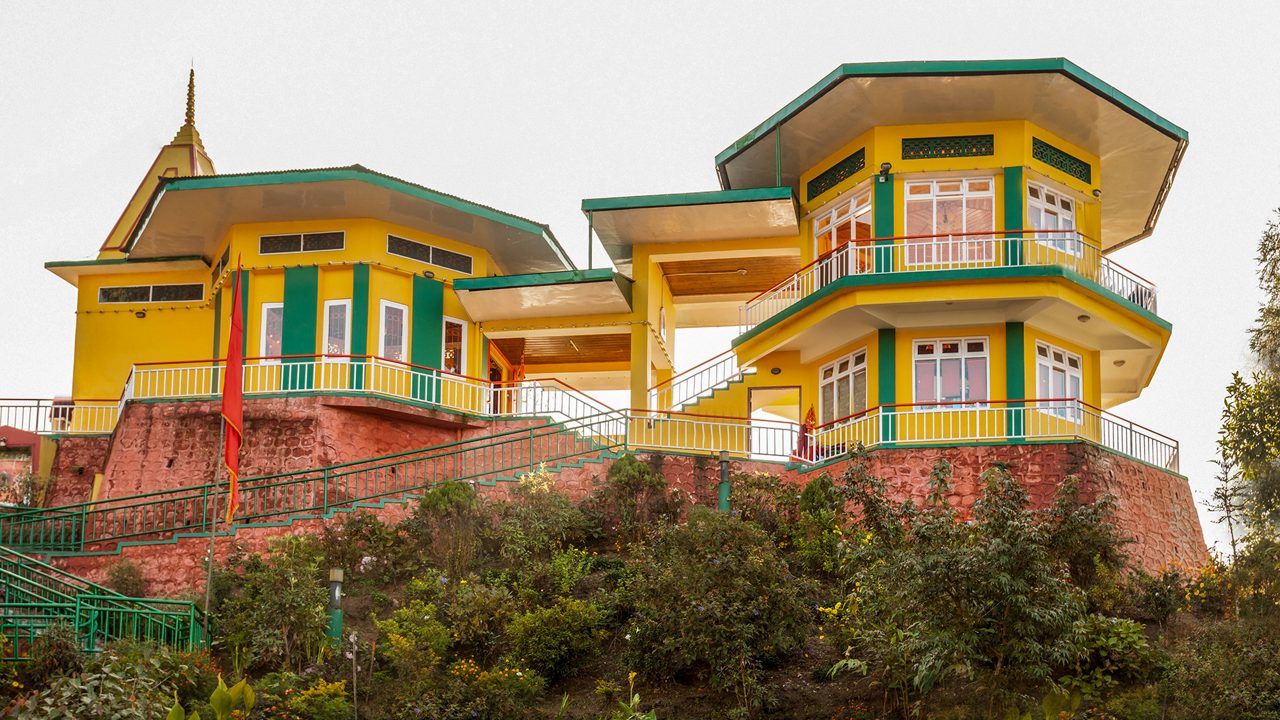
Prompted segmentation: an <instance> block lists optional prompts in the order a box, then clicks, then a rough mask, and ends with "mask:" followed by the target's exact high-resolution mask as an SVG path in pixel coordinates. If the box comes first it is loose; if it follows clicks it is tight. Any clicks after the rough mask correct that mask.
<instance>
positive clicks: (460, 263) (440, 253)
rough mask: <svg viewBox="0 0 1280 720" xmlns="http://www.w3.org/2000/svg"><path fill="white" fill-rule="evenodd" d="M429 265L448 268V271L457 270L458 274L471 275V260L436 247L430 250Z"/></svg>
mask: <svg viewBox="0 0 1280 720" xmlns="http://www.w3.org/2000/svg"><path fill="white" fill-rule="evenodd" d="M431 264H432V265H439V266H440V267H443V268H449V269H450V270H457V271H458V272H460V273H466V274H468V275H470V274H471V258H470V257H468V256H466V255H463V254H462V253H456V252H453V251H451V250H445V249H443V248H438V247H433V248H431Z"/></svg>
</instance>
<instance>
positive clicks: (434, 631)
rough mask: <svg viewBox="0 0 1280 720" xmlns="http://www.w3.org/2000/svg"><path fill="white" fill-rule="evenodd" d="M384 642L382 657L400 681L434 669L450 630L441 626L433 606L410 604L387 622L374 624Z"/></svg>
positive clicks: (416, 601) (416, 602)
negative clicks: (389, 664)
mask: <svg viewBox="0 0 1280 720" xmlns="http://www.w3.org/2000/svg"><path fill="white" fill-rule="evenodd" d="M373 623H374V626H375V627H377V629H378V635H379V636H380V637H382V638H383V639H384V640H385V642H386V649H385V650H383V651H382V652H383V654H385V655H386V656H387V658H388V659H389V660H390V661H391V662H392V663H393V664H394V665H395V666H396V668H397V669H398V670H399V671H400V674H401V676H402V677H416V676H418V675H420V674H421V673H423V672H426V671H428V670H430V669H431V668H433V667H434V666H435V665H436V664H437V663H439V662H440V659H441V658H443V657H444V654H445V651H446V650H448V648H449V630H448V629H447V628H445V626H444V624H443V623H441V622H440V619H439V613H438V612H437V611H436V606H435V605H430V604H427V603H424V602H422V601H421V600H412V601H410V602H409V604H408V605H406V606H404V607H402V608H400V609H399V610H396V611H395V612H393V613H392V614H391V617H390V618H389V619H387V620H378V619H377V618H376V617H375V618H374V620H373Z"/></svg>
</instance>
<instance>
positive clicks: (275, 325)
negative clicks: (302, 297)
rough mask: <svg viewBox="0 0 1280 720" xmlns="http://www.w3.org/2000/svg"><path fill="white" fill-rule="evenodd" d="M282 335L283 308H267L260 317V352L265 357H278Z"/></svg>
mask: <svg viewBox="0 0 1280 720" xmlns="http://www.w3.org/2000/svg"><path fill="white" fill-rule="evenodd" d="M283 337H284V308H282V307H269V308H267V309H266V311H265V312H264V313H263V317H262V354H263V355H264V356H266V357H278V356H279V355H280V347H281V345H280V344H281V339H282V338H283Z"/></svg>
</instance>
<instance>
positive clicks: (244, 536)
mask: <svg viewBox="0 0 1280 720" xmlns="http://www.w3.org/2000/svg"><path fill="white" fill-rule="evenodd" d="M387 405H388V407H381V406H379V405H377V403H375V404H373V405H372V406H371V405H369V404H368V403H365V404H363V405H361V407H359V408H353V407H349V406H344V405H340V404H339V405H335V404H330V403H327V402H325V401H324V399H323V398H309V397H295V398H275V399H257V400H251V401H250V402H249V403H247V405H246V429H247V432H246V435H247V438H246V440H247V441H246V444H245V447H244V454H243V460H242V475H244V476H252V475H257V474H270V473H278V472H284V471H290V470H304V469H309V468H314V467H320V466H325V465H332V464H335V463H341V462H348V461H354V460H361V459H366V458H369V457H374V456H379V455H385V454H389V453H393V452H399V451H405V450H412V449H417V448H422V447H429V446H432V445H439V444H443V443H448V442H453V441H456V440H458V439H464V438H473V437H480V436H484V435H488V434H491V433H495V432H501V431H504V430H510V429H522V428H530V427H534V426H536V425H538V424H540V423H539V422H537V421H522V422H494V423H478V422H477V423H472V424H470V425H457V424H455V425H453V426H445V425H443V424H440V423H442V422H444V421H445V420H446V419H448V416H444V417H438V416H433V415H431V414H429V413H428V414H426V415H420V416H414V417H412V418H410V417H406V415H405V413H404V412H403V411H400V410H397V407H401V406H395V405H394V404H391V403H388V404H387ZM217 433H218V414H217V406H216V404H214V403H209V402H193V403H130V404H129V406H128V407H127V409H126V411H125V414H124V416H123V417H122V419H121V423H120V425H119V428H118V429H117V431H116V434H115V435H114V436H113V437H112V438H111V442H110V448H109V452H108V450H107V445H106V440H105V439H104V438H67V439H65V440H63V441H62V443H61V444H60V446H59V451H58V456H57V458H56V459H55V467H56V472H55V477H56V480H55V483H54V486H53V487H52V488H51V489H50V498H51V499H54V500H56V501H57V502H53V503H50V504H61V503H66V502H74V501H80V500H84V499H87V496H88V488H89V483H91V481H92V472H93V471H92V464H93V462H95V459H96V461H97V462H100V463H101V462H105V466H106V482H105V484H104V497H118V496H121V495H128V494H134V493H140V492H151V491H155V490H161V489H168V488H174V487H184V486H189V485H196V484H200V483H204V482H208V481H209V480H210V479H212V477H213V468H214V463H215V462H216V459H217V457H218V453H217V439H218V435H217ZM584 450H586V446H585V445H576V446H571V447H566V448H561V449H558V450H557V452H562V453H564V454H571V453H572V452H575V451H584ZM108 457H109V460H107V458H108ZM640 458H641V459H642V460H644V461H645V462H648V463H649V464H650V465H652V466H653V467H654V469H655V470H656V471H658V472H660V473H661V474H662V475H663V476H664V477H666V478H667V480H668V482H669V484H670V486H671V487H672V488H673V489H675V490H677V491H679V492H682V493H684V494H685V496H686V497H687V498H688V499H689V500H690V501H691V502H695V503H700V504H704V505H714V504H715V502H716V497H717V486H718V484H719V476H720V467H719V462H718V461H717V460H716V459H715V458H712V457H692V456H683V455H665V454H659V453H652V454H641V455H640ZM588 459H589V461H588V462H585V463H584V464H582V465H581V466H578V467H565V468H563V469H561V470H560V471H558V472H556V473H555V475H556V482H557V486H558V488H559V489H560V490H561V491H562V492H564V493H566V494H567V495H569V496H570V497H572V498H575V499H581V498H583V497H585V496H586V495H588V494H590V492H591V491H592V489H593V488H594V487H595V486H596V485H597V484H598V483H599V482H600V480H601V479H602V478H603V477H604V475H605V474H606V473H607V471H608V468H609V467H610V466H611V464H612V463H613V462H614V461H613V460H612V459H603V460H601V459H600V458H599V457H598V456H594V457H590V456H589V457H588ZM938 459H945V460H947V461H948V462H950V463H951V465H952V467H953V477H952V493H951V500H952V502H953V503H955V504H956V505H957V506H958V507H959V508H961V509H962V510H963V511H967V510H968V509H969V508H971V507H972V505H973V502H974V500H975V499H976V498H977V496H978V493H979V490H980V479H979V478H980V476H981V474H982V472H983V471H985V470H986V469H987V468H989V467H990V466H991V465H993V464H996V463H1001V464H1004V465H1007V466H1008V467H1009V468H1010V470H1011V471H1012V472H1013V474H1014V476H1015V477H1017V478H1018V479H1019V480H1020V481H1021V482H1022V483H1023V484H1024V485H1025V487H1026V488H1027V490H1028V493H1029V494H1030V496H1031V500H1032V503H1033V505H1034V506H1036V507H1043V506H1044V505H1046V504H1047V503H1048V502H1049V501H1050V499H1051V498H1052V496H1053V494H1054V491H1055V490H1056V489H1057V487H1058V484H1059V483H1060V482H1061V480H1062V479H1063V478H1064V477H1066V476H1067V475H1069V474H1074V475H1076V476H1077V477H1078V478H1079V479H1080V481H1081V487H1082V490H1083V492H1084V495H1085V498H1086V499H1092V498H1094V497H1097V496H1099V495H1100V494H1102V493H1110V494H1112V495H1114V496H1115V497H1116V500H1117V517H1116V522H1117V525H1118V526H1119V528H1120V530H1121V531H1122V532H1123V533H1124V534H1126V535H1129V536H1132V537H1135V538H1136V539H1137V543H1135V544H1134V545H1131V546H1129V548H1128V550H1129V552H1130V555H1131V556H1132V557H1133V558H1134V560H1135V562H1137V563H1139V564H1141V565H1142V566H1144V567H1146V568H1148V569H1152V570H1154V569H1157V568H1159V567H1160V566H1161V565H1164V564H1166V563H1169V562H1171V561H1178V562H1182V563H1185V564H1188V565H1197V564H1199V563H1201V562H1202V561H1203V560H1204V559H1205V558H1206V557H1207V552H1206V549H1205V545H1204V540H1203V535H1202V533H1201V528H1200V522H1199V518H1198V516H1197V514H1196V508H1195V505H1194V502H1193V500H1192V496H1191V491H1190V488H1189V487H1188V484H1187V481H1186V479H1185V478H1182V477H1180V476H1178V475H1174V474H1171V473H1168V472H1165V471H1162V470H1158V469H1156V468H1153V467H1150V466H1147V465H1144V464H1142V463H1139V462H1136V461H1133V460H1129V459H1127V458H1123V457H1120V456H1117V455H1114V454H1112V453H1110V452H1108V451H1105V450H1102V449H1099V448H1097V447H1094V446H1091V445H1087V444H1084V443H1060V444H1043V445H1040V444H1037V445H992V446H967V447H950V448H909V449H885V450H878V451H876V452H874V453H873V454H872V456H871V460H870V471H871V472H872V474H874V475H876V476H877V477H880V478H882V479H884V480H885V481H886V482H887V483H888V484H889V486H890V488H891V493H892V494H893V496H894V497H895V498H897V499H900V500H901V499H906V498H908V497H910V498H914V499H915V500H917V501H922V500H923V499H924V497H925V495H926V493H927V484H928V479H929V473H930V470H931V469H932V467H933V465H934V463H935V462H936V461H937V460H938ZM513 460H514V461H515V462H516V463H517V464H521V465H523V464H526V463H527V464H528V465H530V466H533V465H535V464H536V460H537V458H523V457H514V458H513ZM77 464H80V465H82V466H84V467H86V470H85V473H84V475H73V474H69V469H70V468H71V467H73V466H75V465H77ZM846 464H847V463H838V464H836V465H833V466H830V467H828V468H826V471H827V472H830V473H832V474H838V473H840V472H842V471H843V470H844V469H845V467H844V466H845V465H846ZM731 470H732V472H734V473H738V472H765V473H772V474H778V475H780V476H782V477H783V478H784V479H785V480H787V481H789V482H794V483H806V482H808V481H809V480H810V479H812V477H814V475H813V473H812V472H810V473H800V472H798V471H796V470H790V469H786V468H785V467H784V466H782V465H779V464H776V463H767V462H756V461H744V460H735V461H732V463H731ZM511 474H512V475H514V474H515V473H514V472H513V473H511ZM512 488H513V484H512V483H509V482H499V483H498V484H497V485H496V486H483V485H482V486H481V487H480V490H481V492H483V493H485V494H486V495H489V496H491V497H494V498H503V497H506V496H508V495H509V493H510V492H511V490H512ZM73 496H74V497H73ZM375 512H377V513H378V514H379V515H380V516H382V517H383V518H384V519H385V520H387V521H389V522H391V521H395V520H398V519H400V518H402V517H403V516H404V514H405V513H407V509H406V508H405V507H404V506H403V505H390V506H388V507H386V508H383V509H379V510H376V511H375ZM325 522H333V521H332V520H330V521H324V520H319V519H314V520H303V521H299V522H297V523H295V524H294V525H292V526H291V527H289V528H247V529H242V530H239V531H237V533H236V535H235V538H234V541H235V542H237V543H244V544H245V547H246V548H247V549H249V550H251V551H259V550H263V549H265V548H266V544H267V540H268V539H269V538H270V537H274V536H278V535H282V534H290V533H318V532H320V531H321V529H322V528H323V527H324V523H325ZM231 541H232V540H231V539H219V541H218V542H219V543H223V544H227V543H230V542H231ZM206 547H207V540H203V539H182V540H179V541H178V542H177V544H176V545H173V544H164V545H154V546H146V547H128V548H125V549H124V550H123V553H124V557H127V558H129V559H131V560H134V561H135V562H138V563H139V564H140V565H141V566H142V567H143V570H144V574H145V576H146V578H147V579H148V581H149V582H151V583H152V587H151V588H150V590H149V591H150V592H152V593H155V594H157V595H163V596H184V595H190V594H192V593H193V591H194V592H195V593H196V594H198V591H199V589H201V588H203V582H204V580H203V573H201V572H200V570H199V565H200V558H201V557H203V554H204V553H205V552H206ZM220 552H221V551H220ZM115 560H116V558H115V557H114V556H107V557H90V558H74V559H60V560H58V561H57V562H58V563H59V564H60V565H62V566H63V567H66V568H67V569H69V570H72V571H73V572H77V573H84V574H85V575H86V577H89V578H90V579H94V578H101V577H102V574H103V573H104V568H105V567H106V566H107V565H109V564H110V563H112V562H114V561H115Z"/></svg>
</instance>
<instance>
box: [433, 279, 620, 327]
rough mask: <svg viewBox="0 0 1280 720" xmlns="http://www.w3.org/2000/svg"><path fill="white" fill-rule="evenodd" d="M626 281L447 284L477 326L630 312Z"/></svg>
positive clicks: (590, 280)
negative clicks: (585, 313) (480, 324)
mask: <svg viewBox="0 0 1280 720" xmlns="http://www.w3.org/2000/svg"><path fill="white" fill-rule="evenodd" d="M631 285H632V282H631V280H628V279H627V278H625V277H622V276H621V275H619V274H617V273H615V272H613V271H612V270H608V269H597V270H569V271H564V272H554V273H534V274H526V275H504V276H501V277H486V278H465V279H458V280H455V281H454V282H453V289H454V292H456V293H457V295H458V300H459V301H460V302H461V303H462V307H463V308H464V309H466V311H467V315H469V316H470V317H471V319H472V320H475V321H477V322H487V321H490V320H522V319H523V320H529V319H534V318H546V317H567V316H570V315H581V314H583V312H584V308H585V309H589V312H590V313H591V314H613V313H629V312H631Z"/></svg>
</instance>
